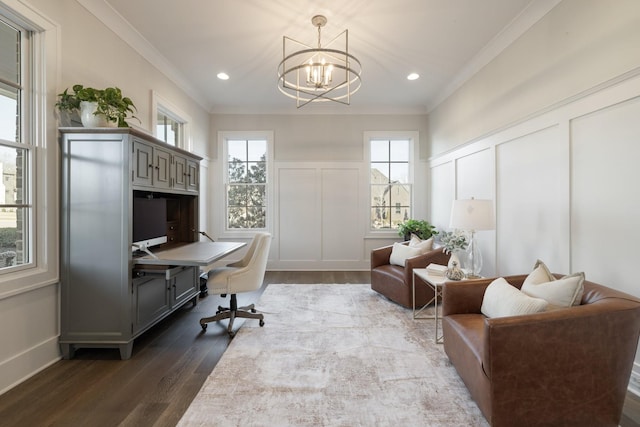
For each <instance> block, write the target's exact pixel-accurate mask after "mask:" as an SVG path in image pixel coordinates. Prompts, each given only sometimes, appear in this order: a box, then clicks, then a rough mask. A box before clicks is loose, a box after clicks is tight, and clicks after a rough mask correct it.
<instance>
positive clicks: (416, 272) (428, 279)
mask: <svg viewBox="0 0 640 427" xmlns="http://www.w3.org/2000/svg"><path fill="white" fill-rule="evenodd" d="M416 276H418V277H419V278H421V279H422V280H424V282H425V283H426V284H427V286H429V287H430V288H431V289H432V290H433V298H431V299H430V300H429V301H427V303H426V304H424V305H423V306H422V307H416ZM447 280H448V279H447V278H446V277H444V276H439V275H433V274H429V273H428V272H427V269H426V268H414V269H413V285H412V287H413V318H414V319H435V323H436V334H435V342H436V344H441V343H442V342H443V337H442V335H440V334H439V332H438V318H439V316H438V305H441V304H442V285H443V284H444V282H446V281H447ZM438 299H439V300H440V304H438ZM432 302H433V313H434V314H433V315H425V316H420V313H422V311H423V310H424V309H425V308H427V306H428V305H429V304H431V303H432Z"/></svg>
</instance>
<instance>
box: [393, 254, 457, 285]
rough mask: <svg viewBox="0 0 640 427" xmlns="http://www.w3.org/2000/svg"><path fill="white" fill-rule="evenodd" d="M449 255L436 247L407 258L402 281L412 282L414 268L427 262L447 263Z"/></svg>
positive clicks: (420, 266) (425, 264)
mask: <svg viewBox="0 0 640 427" xmlns="http://www.w3.org/2000/svg"><path fill="white" fill-rule="evenodd" d="M450 256H451V255H450V254H445V253H444V252H443V251H442V248H438V249H432V250H430V251H429V252H427V253H424V254H422V255H416V256H414V257H411V258H407V260H406V261H405V263H404V282H405V283H407V284H410V283H413V269H414V268H425V267H426V266H428V265H429V264H440V265H447V264H448V263H449V257H450Z"/></svg>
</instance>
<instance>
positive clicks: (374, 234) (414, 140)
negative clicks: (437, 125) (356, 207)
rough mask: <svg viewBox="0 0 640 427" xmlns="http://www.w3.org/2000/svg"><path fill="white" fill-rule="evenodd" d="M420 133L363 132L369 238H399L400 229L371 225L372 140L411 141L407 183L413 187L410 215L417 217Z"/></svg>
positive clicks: (365, 204) (366, 223)
mask: <svg viewBox="0 0 640 427" xmlns="http://www.w3.org/2000/svg"><path fill="white" fill-rule="evenodd" d="M418 135H419V133H418V132H417V131H366V132H364V133H363V142H364V160H365V167H364V168H363V171H364V173H366V178H364V179H363V183H364V185H366V189H365V191H363V194H365V195H366V201H365V203H364V204H363V205H364V206H365V208H366V209H365V213H364V218H365V220H364V224H365V225H364V226H365V236H366V237H368V238H397V237H398V231H397V230H396V229H375V228H372V227H371V197H372V191H371V188H372V186H371V141H374V140H377V141H390V140H407V141H409V176H408V181H409V182H407V184H408V185H409V186H410V187H411V196H410V207H411V212H410V214H409V217H410V218H412V217H415V216H416V215H417V206H416V187H417V186H416V169H417V166H418V165H417V163H418V148H419V146H420V142H419V138H418ZM390 208H391V209H392V210H395V209H396V207H395V206H390Z"/></svg>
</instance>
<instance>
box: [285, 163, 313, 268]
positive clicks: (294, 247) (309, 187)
mask: <svg viewBox="0 0 640 427" xmlns="http://www.w3.org/2000/svg"><path fill="white" fill-rule="evenodd" d="M318 190H319V188H318V180H317V178H316V169H315V168H287V169H279V173H278V206H277V209H278V220H279V226H278V229H279V238H280V239H279V240H280V242H279V248H280V253H279V256H278V258H279V260H283V261H316V260H318V259H320V236H321V228H320V201H319V198H318V194H319V191H318Z"/></svg>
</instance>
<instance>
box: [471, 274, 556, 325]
mask: <svg viewBox="0 0 640 427" xmlns="http://www.w3.org/2000/svg"><path fill="white" fill-rule="evenodd" d="M548 305H549V303H548V302H547V301H545V300H543V299H540V298H533V297H530V296H528V295H526V294H525V293H523V292H521V291H520V290H518V288H516V287H514V286H512V285H510V284H509V282H507V281H506V280H505V279H504V278H502V277H499V278H497V279H495V280H494V281H493V282H491V284H489V286H487V289H486V290H485V292H484V297H483V299H482V307H481V308H480V311H481V312H482V314H484V315H485V316H487V317H506V316H519V315H522V314H532V313H539V312H541V311H545V310H546V309H547V307H548Z"/></svg>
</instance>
